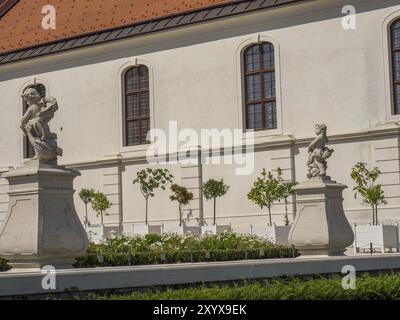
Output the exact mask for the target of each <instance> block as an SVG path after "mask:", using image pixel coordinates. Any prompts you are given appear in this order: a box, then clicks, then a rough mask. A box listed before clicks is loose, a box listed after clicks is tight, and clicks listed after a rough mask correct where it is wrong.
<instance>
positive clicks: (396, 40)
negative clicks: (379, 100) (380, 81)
mask: <svg viewBox="0 0 400 320" xmlns="http://www.w3.org/2000/svg"><path fill="white" fill-rule="evenodd" d="M391 38H392V41H391V47H392V68H393V69H392V81H393V105H394V107H393V112H394V113H395V114H400V19H399V20H397V21H395V22H394V23H393V24H392V27H391Z"/></svg>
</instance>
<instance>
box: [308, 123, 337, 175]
mask: <svg viewBox="0 0 400 320" xmlns="http://www.w3.org/2000/svg"><path fill="white" fill-rule="evenodd" d="M326 131H327V127H326V125H325V124H317V125H315V133H316V135H317V137H316V138H315V139H314V140H313V142H311V144H310V145H309V146H308V161H307V166H308V174H307V177H308V178H309V179H311V178H317V177H322V178H324V177H326V170H327V169H328V165H327V162H326V160H327V159H328V158H330V156H331V155H332V153H333V152H334V150H333V149H329V148H328V147H326V144H327V143H328V142H329V140H328V137H327V136H326Z"/></svg>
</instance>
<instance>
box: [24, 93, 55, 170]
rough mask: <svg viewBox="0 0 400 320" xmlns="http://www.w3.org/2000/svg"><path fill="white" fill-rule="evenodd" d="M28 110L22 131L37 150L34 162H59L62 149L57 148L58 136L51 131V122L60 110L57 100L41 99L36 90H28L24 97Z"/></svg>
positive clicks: (50, 98) (51, 98)
mask: <svg viewBox="0 0 400 320" xmlns="http://www.w3.org/2000/svg"><path fill="white" fill-rule="evenodd" d="M22 98H23V99H24V100H25V101H26V103H27V105H28V109H27V110H26V112H25V114H24V116H23V117H22V120H21V129H22V131H23V132H24V134H25V135H26V136H27V137H28V140H29V142H30V143H31V144H32V146H33V149H34V150H35V156H34V158H33V160H39V161H41V162H43V163H54V162H57V158H58V157H59V156H62V153H63V151H62V149H61V148H59V147H58V146H57V135H56V134H55V133H52V132H51V131H50V127H49V122H50V120H51V119H53V118H54V113H55V112H56V111H57V110H58V103H57V100H56V99H55V98H53V97H45V98H41V96H40V94H39V92H38V91H37V90H36V89H34V88H29V89H26V90H25V92H24V93H23V95H22Z"/></svg>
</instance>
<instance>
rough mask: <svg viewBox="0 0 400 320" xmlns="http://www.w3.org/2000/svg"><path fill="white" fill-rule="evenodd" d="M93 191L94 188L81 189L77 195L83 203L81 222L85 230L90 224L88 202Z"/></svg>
mask: <svg viewBox="0 0 400 320" xmlns="http://www.w3.org/2000/svg"><path fill="white" fill-rule="evenodd" d="M94 193H95V191H94V189H82V190H81V191H80V192H79V197H80V198H81V200H82V201H83V203H84V204H85V220H84V222H83V224H84V225H85V230H87V227H88V226H89V225H90V221H89V218H88V204H89V203H90V201H91V199H92V197H93V194H94Z"/></svg>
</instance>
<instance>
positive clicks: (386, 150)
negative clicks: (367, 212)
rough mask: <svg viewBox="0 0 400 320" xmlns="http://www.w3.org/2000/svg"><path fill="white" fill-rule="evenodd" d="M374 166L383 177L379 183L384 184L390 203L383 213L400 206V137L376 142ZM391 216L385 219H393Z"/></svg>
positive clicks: (383, 208)
mask: <svg viewBox="0 0 400 320" xmlns="http://www.w3.org/2000/svg"><path fill="white" fill-rule="evenodd" d="M373 157H374V160H375V161H374V166H376V167H378V168H379V169H380V170H381V172H382V175H381V177H380V180H379V183H381V184H382V186H383V190H384V192H385V197H386V200H387V202H388V204H387V205H386V206H382V207H381V211H382V210H383V212H384V211H388V210H389V209H390V207H391V206H396V207H398V205H399V204H400V142H399V137H396V138H392V139H385V140H380V141H376V142H375V143H374V146H373ZM390 216H391V214H390V215H388V216H385V218H391V217H390ZM397 219H398V213H397Z"/></svg>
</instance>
